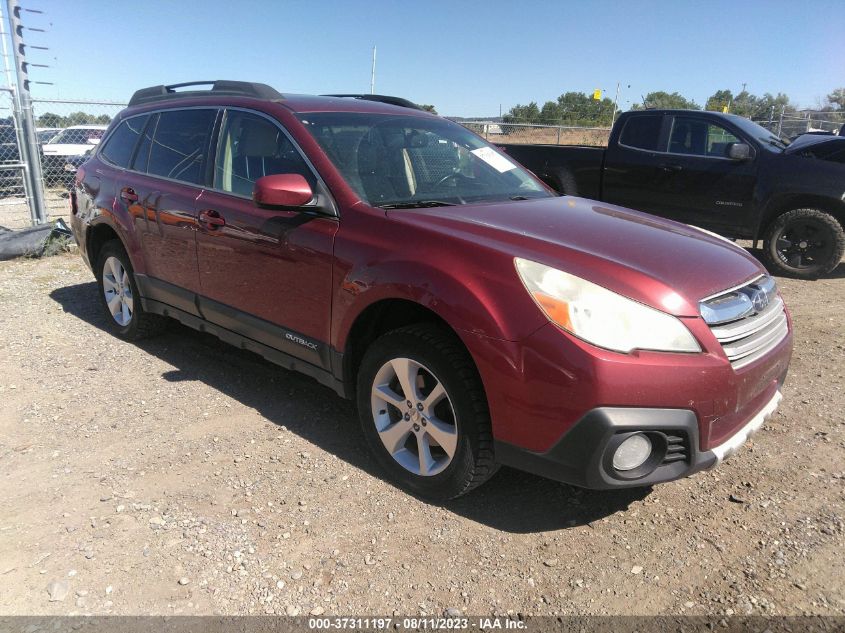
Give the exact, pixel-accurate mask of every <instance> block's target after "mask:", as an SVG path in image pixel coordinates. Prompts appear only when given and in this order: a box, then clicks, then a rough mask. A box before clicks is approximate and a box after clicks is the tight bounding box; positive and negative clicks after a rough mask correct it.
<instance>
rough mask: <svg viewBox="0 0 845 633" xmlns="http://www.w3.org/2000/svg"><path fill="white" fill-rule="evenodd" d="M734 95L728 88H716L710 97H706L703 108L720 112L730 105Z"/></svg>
mask: <svg viewBox="0 0 845 633" xmlns="http://www.w3.org/2000/svg"><path fill="white" fill-rule="evenodd" d="M733 100H734V95H733V93H732V92H731V91H730V90H717V91H716V92H714V93H713V94H712V95H710V98H709V99H707V103H705V104H704V109H705V110H711V111H713V112H722V110H724V109H725V108H728V107H730V105H731V104H732V103H733Z"/></svg>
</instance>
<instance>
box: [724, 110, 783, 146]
mask: <svg viewBox="0 0 845 633" xmlns="http://www.w3.org/2000/svg"><path fill="white" fill-rule="evenodd" d="M731 122H732V123H733V124H734V125H736V126H737V127H738V128H739V129H741V130H742V131H743V132H745V133H746V134H748V135H749V136H752V137H754V138H755V139H757V140H758V141H760V142H761V143H763V144H764V145H769V146H774V147H779V148H780V149H785V148H786V146H787V145H789V141H788V140H787V139H784V138H779V137H778V136H777V135H776V134H774V133H772V132H770V131H769V130H767V129H766V128H764V127H763V126H762V125H757V124H756V123H754V121H752V120H750V119H746V118H745V117H741V116H736V115H731Z"/></svg>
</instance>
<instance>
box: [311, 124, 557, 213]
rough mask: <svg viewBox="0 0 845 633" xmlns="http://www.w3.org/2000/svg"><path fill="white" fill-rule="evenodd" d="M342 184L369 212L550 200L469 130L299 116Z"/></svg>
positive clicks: (521, 171) (529, 178) (528, 177)
mask: <svg viewBox="0 0 845 633" xmlns="http://www.w3.org/2000/svg"><path fill="white" fill-rule="evenodd" d="M300 120H301V121H302V123H303V125H304V126H305V127H306V129H307V130H308V131H309V132H310V133H311V135H312V136H313V137H314V139H315V140H316V141H317V143H319V145H320V146H321V148H322V149H323V150H324V151H325V152H326V154H327V155H328V157H329V159H330V160H331V161H332V162H333V163H334V165H335V167H336V168H337V169H338V171H339V172H340V173H341V175H342V176H343V178H344V179H345V180H346V182H347V183H348V184H349V185H350V187H352V188H353V189H354V190H355V192H356V193H357V194H358V195H359V196H360V197H361V198H362V199H363V200H365V201H366V202H368V203H369V204H371V205H373V206H383V207H391V206H392V207H402V206H405V207H413V206H430V205H432V204H468V203H475V202H486V201H497V200H498V201H502V200H523V199H525V198H544V197H549V196H552V195H553V194H551V193H549V192H548V191H547V190H546V189H545V188H544V187H543V186H542V185H541V184H540V183H539V182H538V181H537V180H536V179H535V178H533V177H532V176H531V175H530V174H529V173H528V172H527V171H526V170H524V169H523V168H522V167H519V166H518V165H517V164H516V163H514V162H512V161H511V160H510V159H509V158H507V157H506V156H505V155H503V154H502V153H500V152H499V151H498V150H496V149H494V148H493V146H491V145H489V144H488V143H487V142H485V141H484V140H483V139H481V138H479V137H478V136H476V135H475V134H473V133H472V132H470V131H469V130H467V129H466V128H464V127H462V126H460V125H458V124H456V123H452V122H451V121H446V120H445V119H439V118H429V117H420V116H402V115H397V114H371V113H360V112H319V113H308V114H302V115H300Z"/></svg>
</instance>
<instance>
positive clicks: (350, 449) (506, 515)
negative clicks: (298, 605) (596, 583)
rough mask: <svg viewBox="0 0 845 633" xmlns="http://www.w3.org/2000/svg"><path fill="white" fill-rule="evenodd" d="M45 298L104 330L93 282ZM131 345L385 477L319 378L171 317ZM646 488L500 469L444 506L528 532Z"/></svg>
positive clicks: (579, 520) (613, 508)
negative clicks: (576, 482)
mask: <svg viewBox="0 0 845 633" xmlns="http://www.w3.org/2000/svg"><path fill="white" fill-rule="evenodd" d="M50 298H52V299H53V300H54V301H56V302H57V303H58V304H59V305H60V306H61V307H62V308H63V310H64V311H65V312H66V313H68V314H71V315H73V316H75V317H76V318H78V319H81V320H82V321H85V322H86V323H88V324H90V325H93V326H94V327H97V328H99V329H101V330H103V331H106V332H108V330H107V328H106V326H107V321H106V316H105V314H104V313H103V312H102V310H101V308H100V304H99V300H98V296H97V285H96V284H95V283H94V282H90V283H83V284H77V285H73V286H66V287H63V288H57V289H56V290H53V291H52V292H51V293H50ZM134 344H135V345H137V346H138V347H139V348H141V349H143V350H144V351H145V352H147V353H149V354H152V355H154V356H156V357H158V358H160V359H161V360H163V361H164V362H166V363H168V364H169V365H172V366H173V367H175V369H172V370H170V371H166V372H164V373H163V374H162V379H163V380H166V381H168V382H180V381H194V380H198V381H201V382H203V383H205V384H206V385H208V386H209V387H211V388H213V389H216V390H217V391H219V392H221V393H223V394H225V395H227V396H229V397H231V398H232V399H234V400H236V401H238V402H240V403H241V404H243V405H245V406H247V407H250V408H254V409H255V410H256V411H258V412H259V413H261V415H263V416H264V417H265V418H266V419H267V420H269V421H270V422H272V423H273V424H276V425H279V426H285V427H286V428H287V429H288V430H290V431H292V432H294V433H296V434H297V435H299V436H300V437H302V438H304V439H306V440H307V441H309V442H311V443H312V444H315V445H316V446H319V447H320V448H322V449H323V450H325V451H327V452H329V453H332V454H333V455H336V456H337V457H339V458H340V459H342V460H344V461H346V462H347V463H349V464H350V465H352V466H354V467H355V468H360V469H361V470H363V471H365V472H367V473H369V474H370V475H372V476H374V477H378V478H382V479H383V478H384V474H383V472H382V471H381V469H380V467H379V466H378V464H377V463H376V462H375V460H373V459H372V458H371V457H370V455H369V453H368V452H367V449H366V447H365V446H364V444H363V441H362V440H361V439H360V432H359V430H358V420H357V417H356V413H355V408H354V406H353V404H352V403H351V402H349V401H347V400H344V399H343V398H341V397H339V396H337V395H336V394H335V393H334V392H333V391H332V390H330V389H329V388H327V387H323V386H322V385H320V384H318V383H317V382H316V381H314V380H312V379H310V378H308V377H306V376H303V375H301V374H298V373H296V372H291V371H287V370H284V369H282V368H280V367H278V366H276V365H273V364H272V363H270V362H268V361H265V360H264V359H263V358H261V357H260V356H258V355H256V354H253V353H252V352H249V351H245V350H241V349H238V348H235V347H232V346H231V345H228V344H226V343H223V342H222V341H220V340H219V339H217V338H215V337H213V336H212V335H210V334H203V333H200V332H197V331H195V330H192V329H190V328H188V327H185V326H183V325H181V324H179V323H178V322H176V321H173V323H172V327H171V328H169V329H168V330H167V331H166V332H164V333H162V334H161V335H160V336H157V337H155V338H151V339H147V340H143V341H139V342H137V343H134ZM650 490H651V489H650V488H634V489H628V490H621V491H609V492H596V491H587V490H582V489H579V488H575V487H572V486H568V485H565V484H561V483H557V482H554V481H551V480H548V479H543V478H541V477H537V476H534V475H530V474H527V473H522V472H519V471H516V470H512V469H509V468H502V469H501V470H500V471H499V472H498V473H497V474H496V475H495V477H494V478H493V479H492V480H491V481H490V482H488V483H487V484H485V485H484V486H482V487H481V488H479V489H478V490H476V491H474V492H473V493H471V494H469V495H467V496H466V497H462V498H460V499H457V500H454V501H450V502H448V503H445V504H443V507H445V508H446V509H448V510H450V511H452V512H454V513H456V514H458V515H461V516H464V517H466V518H468V519H471V520H473V521H477V522H478V523H482V524H485V525H488V526H490V527H493V528H496V529H499V530H503V531H506V532H513V533H530V532H541V531H550V530H558V529H565V528H569V527H576V526H580V525H586V524H590V523H592V522H593V521H596V520H598V519H601V518H603V517H606V516H608V515H611V514H613V513H615V512H619V511H622V510H625V509H626V508H627V507H628V506H629V505H630V504H631V503H632V502H634V501H638V500H640V499H642V498H644V497H646V496H647V495H648V494H649V492H650Z"/></svg>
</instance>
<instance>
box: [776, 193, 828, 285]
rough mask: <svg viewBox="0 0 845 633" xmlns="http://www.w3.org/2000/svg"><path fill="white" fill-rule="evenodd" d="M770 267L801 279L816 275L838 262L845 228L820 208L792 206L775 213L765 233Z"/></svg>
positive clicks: (826, 270)
mask: <svg viewBox="0 0 845 633" xmlns="http://www.w3.org/2000/svg"><path fill="white" fill-rule="evenodd" d="M763 253H764V255H765V258H766V262H767V264H768V265H769V269H770V270H771V271H772V272H777V273H780V274H782V275H787V276H790V277H797V278H799V279H816V278H818V277H820V276H822V275H826V274H827V273H829V272H831V271H832V270H833V269H834V268H836V267H837V266H838V265H839V262H840V261H842V255H843V253H845V231H843V230H842V225H841V224H839V221H838V220H837V219H836V218H834V217H833V216H832V215H830V214H829V213H825V212H824V211H819V210H818V209H793V210H792V211H787V212H786V213H784V214H782V215H779V216H778V217H776V218H775V219H774V220H773V221H772V223H771V224H770V225H769V226H768V228H767V229H766V233H765V235H764V237H763Z"/></svg>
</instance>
